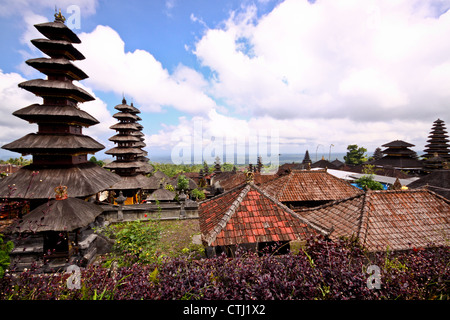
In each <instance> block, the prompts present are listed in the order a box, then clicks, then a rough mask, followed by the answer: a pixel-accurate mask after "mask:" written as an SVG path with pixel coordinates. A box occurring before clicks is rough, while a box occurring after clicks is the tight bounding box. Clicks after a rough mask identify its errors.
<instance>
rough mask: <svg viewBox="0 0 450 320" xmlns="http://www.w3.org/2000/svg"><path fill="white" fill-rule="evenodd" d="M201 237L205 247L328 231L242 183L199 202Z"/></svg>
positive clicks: (326, 232)
mask: <svg viewBox="0 0 450 320" xmlns="http://www.w3.org/2000/svg"><path fill="white" fill-rule="evenodd" d="M199 216H200V229H201V231H202V239H203V241H204V243H206V245H208V246H219V245H220V246H222V245H233V244H240V243H255V242H270V241H291V240H298V239H306V238H307V236H308V235H310V234H317V233H321V234H324V235H326V234H328V230H325V229H322V228H320V227H318V226H314V225H311V224H310V223H309V222H308V221H307V220H306V219H303V218H301V217H300V216H298V215H297V214H296V213H295V212H293V211H292V210H291V209H289V208H287V207H286V206H285V205H283V204H282V203H280V202H279V201H277V200H276V199H274V198H272V197H270V195H268V194H267V193H266V192H264V191H263V190H261V189H260V188H259V187H257V186H255V185H254V184H243V185H241V186H239V187H236V188H234V189H232V190H230V191H228V192H226V193H224V194H221V195H219V196H217V197H214V198H212V199H209V200H206V201H203V202H201V203H200V204H199Z"/></svg>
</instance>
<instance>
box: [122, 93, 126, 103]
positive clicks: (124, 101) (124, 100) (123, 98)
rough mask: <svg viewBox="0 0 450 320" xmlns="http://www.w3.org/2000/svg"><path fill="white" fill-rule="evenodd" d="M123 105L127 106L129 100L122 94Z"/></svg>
mask: <svg viewBox="0 0 450 320" xmlns="http://www.w3.org/2000/svg"><path fill="white" fill-rule="evenodd" d="M122 104H127V100H126V99H125V95H124V94H123V92H122Z"/></svg>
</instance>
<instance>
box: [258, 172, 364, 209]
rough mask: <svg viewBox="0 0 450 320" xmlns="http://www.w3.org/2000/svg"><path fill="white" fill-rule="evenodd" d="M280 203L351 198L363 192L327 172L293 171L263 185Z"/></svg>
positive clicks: (262, 187)
mask: <svg viewBox="0 0 450 320" xmlns="http://www.w3.org/2000/svg"><path fill="white" fill-rule="evenodd" d="M261 189H263V190H264V191H266V192H268V193H269V194H270V195H272V196H273V197H275V198H276V199H277V200H278V201H281V202H289V201H323V200H339V199H345V198H349V197H352V196H355V195H358V194H361V193H362V192H363V191H362V190H360V189H358V188H356V187H354V186H352V185H351V184H349V183H348V182H346V181H344V180H342V179H339V178H337V177H335V176H333V175H331V174H329V173H328V172H326V170H293V171H292V172H291V173H289V174H288V175H285V176H281V177H279V178H277V179H274V180H272V181H269V182H267V183H265V184H263V185H261Z"/></svg>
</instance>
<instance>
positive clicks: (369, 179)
mask: <svg viewBox="0 0 450 320" xmlns="http://www.w3.org/2000/svg"><path fill="white" fill-rule="evenodd" d="M355 183H357V184H358V185H359V186H360V187H361V188H362V189H364V190H369V189H370V190H383V185H382V184H381V183H380V182H378V181H375V180H373V175H365V176H362V177H361V178H359V179H357V180H355Z"/></svg>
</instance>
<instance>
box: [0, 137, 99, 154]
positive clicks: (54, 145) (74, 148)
mask: <svg viewBox="0 0 450 320" xmlns="http://www.w3.org/2000/svg"><path fill="white" fill-rule="evenodd" d="M2 148H3V149H6V150H10V151H14V152H20V153H22V154H77V153H95V152H97V151H100V150H102V149H104V148H105V146H104V145H102V144H101V143H98V142H97V141H95V140H94V139H92V138H91V137H89V136H85V135H73V134H42V133H38V134H36V133H30V134H27V135H26V136H24V137H22V138H20V139H17V140H15V141H13V142H11V143H8V144H5V145H4V146H3V147H2Z"/></svg>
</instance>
